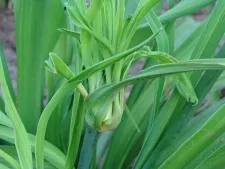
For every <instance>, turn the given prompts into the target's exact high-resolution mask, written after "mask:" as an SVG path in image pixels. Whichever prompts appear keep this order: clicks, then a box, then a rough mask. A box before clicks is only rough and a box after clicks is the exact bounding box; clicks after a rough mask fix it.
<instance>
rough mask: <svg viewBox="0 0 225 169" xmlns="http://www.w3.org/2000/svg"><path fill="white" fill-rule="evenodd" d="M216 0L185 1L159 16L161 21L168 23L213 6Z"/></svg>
mask: <svg viewBox="0 0 225 169" xmlns="http://www.w3.org/2000/svg"><path fill="white" fill-rule="evenodd" d="M215 1H216V0H198V1H195V0H184V1H181V2H180V3H178V4H177V5H175V7H173V8H172V9H170V10H169V11H167V12H166V13H164V14H163V15H161V16H159V20H160V21H161V22H162V23H167V22H169V21H171V20H174V19H176V18H179V17H181V16H184V15H188V14H191V13H194V12H196V11H198V10H199V9H201V8H203V7H205V6H207V5H209V4H212V3H213V2H215Z"/></svg>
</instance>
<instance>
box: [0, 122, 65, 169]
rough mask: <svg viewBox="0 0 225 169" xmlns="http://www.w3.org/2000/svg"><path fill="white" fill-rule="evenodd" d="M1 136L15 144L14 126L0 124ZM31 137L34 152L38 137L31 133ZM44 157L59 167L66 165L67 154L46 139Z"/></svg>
mask: <svg viewBox="0 0 225 169" xmlns="http://www.w3.org/2000/svg"><path fill="white" fill-rule="evenodd" d="M0 129H1V130H0V138H1V139H2V140H5V141H7V142H9V143H12V144H15V132H14V130H13V129H12V128H8V127H5V126H0ZM29 139H30V142H31V146H32V152H34V151H35V145H36V137H35V136H34V135H32V134H29ZM43 151H44V157H45V160H47V161H49V162H50V163H51V164H52V165H53V166H55V167H57V168H58V169H62V168H63V167H64V166H65V161H66V156H65V155H64V154H63V153H62V152H61V151H60V150H59V149H58V148H56V147H55V146H54V145H52V144H51V143H49V142H47V141H45V142H44V150H43Z"/></svg>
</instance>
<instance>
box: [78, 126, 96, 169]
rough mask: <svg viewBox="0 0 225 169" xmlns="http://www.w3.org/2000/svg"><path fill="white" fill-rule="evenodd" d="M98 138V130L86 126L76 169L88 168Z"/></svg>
mask: <svg viewBox="0 0 225 169" xmlns="http://www.w3.org/2000/svg"><path fill="white" fill-rule="evenodd" d="M98 138H99V132H98V131H95V130H94V129H92V128H90V127H87V128H86V131H85V135H84V142H83V145H82V149H81V154H80V159H79V163H78V168H77V169H90V167H91V163H92V160H93V157H95V155H94V153H96V151H95V149H96V145H97V141H98Z"/></svg>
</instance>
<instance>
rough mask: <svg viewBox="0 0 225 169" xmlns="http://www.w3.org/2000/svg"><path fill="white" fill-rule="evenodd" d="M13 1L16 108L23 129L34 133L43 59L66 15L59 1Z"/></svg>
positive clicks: (54, 42) (42, 74)
mask: <svg viewBox="0 0 225 169" xmlns="http://www.w3.org/2000/svg"><path fill="white" fill-rule="evenodd" d="M16 2H17V3H16V4H15V20H16V24H15V26H16V54H17V66H18V72H17V73H18V95H17V107H18V112H19V114H20V117H21V119H22V121H23V123H24V125H25V127H26V129H27V131H28V132H30V133H36V128H37V123H38V119H39V117H40V114H41V111H42V108H43V99H42V98H43V92H44V61H45V60H46V59H47V57H48V53H49V52H50V51H51V50H53V48H54V46H55V44H56V42H57V40H58V38H59V35H60V34H59V32H58V31H57V29H58V28H59V27H62V26H63V25H64V23H65V19H66V17H65V13H64V7H63V5H62V3H61V1H60V0H54V1H46V0H42V1H30V0H24V1H20V0H19V1H16ZM40 11H42V12H40ZM56 11H57V12H56ZM34 89H35V90H34ZM28 105H29V106H28Z"/></svg>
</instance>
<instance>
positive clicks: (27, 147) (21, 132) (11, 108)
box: [0, 57, 33, 169]
mask: <svg viewBox="0 0 225 169" xmlns="http://www.w3.org/2000/svg"><path fill="white" fill-rule="evenodd" d="M0 84H1V88H2V93H3V98H4V100H5V109H6V113H7V115H8V116H9V118H10V119H11V121H12V123H13V127H14V129H15V131H16V132H15V134H16V140H15V144H16V148H17V151H18V156H19V161H20V164H21V168H22V169H32V167H33V165H32V154H31V143H30V140H29V138H28V135H27V132H26V129H25V127H24V125H23V123H22V121H21V119H20V117H19V114H18V112H17V110H16V107H15V105H14V104H13V100H12V98H11V96H10V91H9V89H8V86H7V82H6V79H5V71H4V67H3V62H2V57H0Z"/></svg>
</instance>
